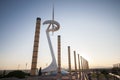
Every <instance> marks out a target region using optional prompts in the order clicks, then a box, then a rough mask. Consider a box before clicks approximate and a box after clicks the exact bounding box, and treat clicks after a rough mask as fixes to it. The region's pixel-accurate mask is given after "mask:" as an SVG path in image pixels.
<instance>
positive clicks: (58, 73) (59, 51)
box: [57, 35, 61, 80]
mask: <svg viewBox="0 0 120 80" xmlns="http://www.w3.org/2000/svg"><path fill="white" fill-rule="evenodd" d="M57 80H61V38H60V35H58V72H57Z"/></svg>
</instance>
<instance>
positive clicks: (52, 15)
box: [52, 3, 54, 35]
mask: <svg viewBox="0 0 120 80" xmlns="http://www.w3.org/2000/svg"><path fill="white" fill-rule="evenodd" d="M52 20H53V21H54V3H53V10H52ZM53 34H54V24H52V35H53Z"/></svg>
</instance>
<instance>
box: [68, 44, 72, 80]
mask: <svg viewBox="0 0 120 80" xmlns="http://www.w3.org/2000/svg"><path fill="white" fill-rule="evenodd" d="M68 65H69V79H70V80H72V76H71V56H70V46H68Z"/></svg>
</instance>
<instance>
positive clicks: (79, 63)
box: [78, 54, 81, 80]
mask: <svg viewBox="0 0 120 80" xmlns="http://www.w3.org/2000/svg"><path fill="white" fill-rule="evenodd" d="M78 65H79V80H81V71H80V56H79V54H78Z"/></svg>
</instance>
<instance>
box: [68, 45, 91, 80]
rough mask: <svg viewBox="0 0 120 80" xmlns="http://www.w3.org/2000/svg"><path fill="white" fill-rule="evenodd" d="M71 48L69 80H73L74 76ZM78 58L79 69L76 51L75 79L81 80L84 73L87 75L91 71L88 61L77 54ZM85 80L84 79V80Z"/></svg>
mask: <svg viewBox="0 0 120 80" xmlns="http://www.w3.org/2000/svg"><path fill="white" fill-rule="evenodd" d="M70 55H71V54H70V46H68V66H69V69H68V70H69V79H70V80H72V75H71V56H70ZM77 56H78V69H77V62H76V61H77V60H76V51H74V65H75V73H74V76H75V79H76V80H81V78H82V76H83V73H86V71H87V70H88V69H89V64H88V61H87V60H86V59H84V58H83V57H82V56H80V55H79V54H77ZM82 80H84V79H82Z"/></svg>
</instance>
